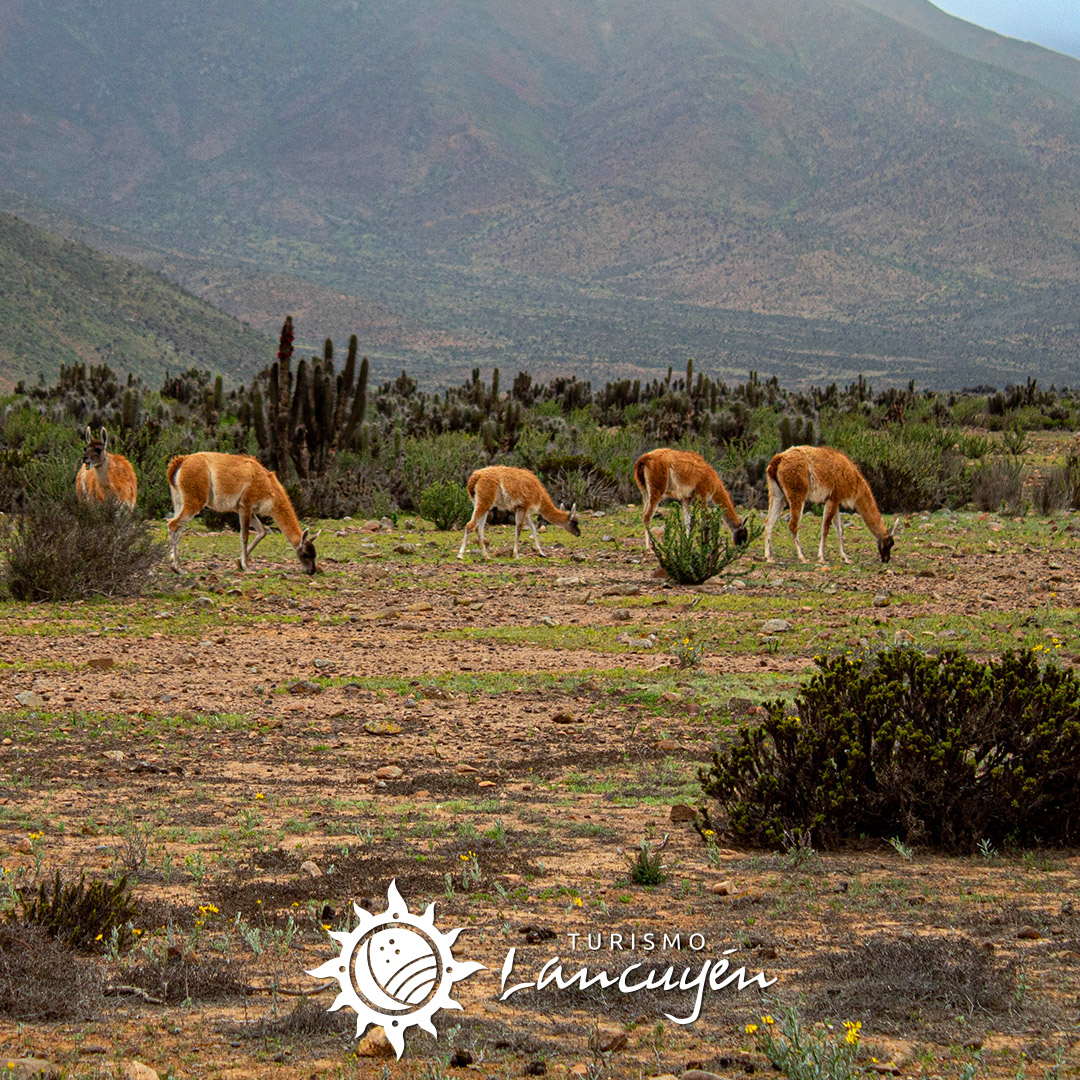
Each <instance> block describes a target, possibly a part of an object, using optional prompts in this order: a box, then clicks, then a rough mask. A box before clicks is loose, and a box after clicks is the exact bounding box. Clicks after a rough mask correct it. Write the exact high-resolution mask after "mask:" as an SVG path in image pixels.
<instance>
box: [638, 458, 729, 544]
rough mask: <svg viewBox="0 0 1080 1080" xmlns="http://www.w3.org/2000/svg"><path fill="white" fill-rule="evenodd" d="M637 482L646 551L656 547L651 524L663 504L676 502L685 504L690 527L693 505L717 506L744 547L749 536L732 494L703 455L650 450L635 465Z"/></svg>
mask: <svg viewBox="0 0 1080 1080" xmlns="http://www.w3.org/2000/svg"><path fill="white" fill-rule="evenodd" d="M634 480H635V482H636V483H637V486H638V490H639V491H640V492H641V494H642V497H643V498H644V500H645V511H644V513H643V514H642V515H641V520H642V522H643V523H644V525H645V550H646V551H651V550H652V546H653V539H652V533H650V532H649V522H651V521H652V517H653V514H654V513H656V508H657V506H659V505H660V500H661V499H665V498H671V499H676V500H677V501H678V502H680V503H682V512H683V520H684V521H685V522H686V524H687V525H689V524H690V503H691V501H692V500H693V499H699V500H700V501H701V502H702V503H704V504H705V505H708V504H709V503H716V504H717V505H718V506H719V507H720V509H721V510H722V511H723V514H724V521H725V522H727V527H728V528H729V529H730V530H731V539H732V541H733V542H734V543H735V544H745V543H746V541H747V538H748V536H749V533H748V532H747V529H746V525H745V524H744V523H743V520H742V518H740V517H739V515H738V513H737V511H736V510H735V503H734V502H732V499H731V494H730V493H729V492H728V489H727V488H726V487H725V486H724V481H723V480H721V479H720V475H719V474H718V473H717V471H716V470H715V469H714V468H713V467H712V466H711V465H710V464H709V463H708V462H707V461H706V460H705V459H704V458H703V457H702V456H701V455H700V454H694V453H691V452H690V451H689V450H668V449H666V448H663V449H659V450H650V451H648V452H647V453H645V454H642V455H641V457H639V458H638V459H637V461H636V462H634Z"/></svg>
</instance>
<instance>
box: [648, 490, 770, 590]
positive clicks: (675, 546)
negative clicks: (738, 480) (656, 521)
mask: <svg viewBox="0 0 1080 1080" xmlns="http://www.w3.org/2000/svg"><path fill="white" fill-rule="evenodd" d="M746 526H747V530H748V536H747V540H746V543H745V544H739V545H738V546H736V545H734V544H732V543H731V542H730V539H729V536H730V534H729V533H728V528H727V525H726V524H725V522H724V512H723V511H722V510H721V509H720V507H719V506H704V505H702V504H701V503H699V502H696V501H695V502H694V503H693V505H692V506H691V507H690V527H689V528H687V526H686V524H685V522H684V521H683V516H682V511H681V510H680V509H679V508H678V507H672V508H671V509H670V510H669V511H668V514H667V520H666V521H665V522H664V535H663V536H662V537H661V538H660V539H659V540H658V539H657V538H656V537H655V536H654V537H653V549H654V551H655V552H656V558H657V560H658V561H659V563H660V565H661V566H662V567H663V568H664V570H665V571H666V572H667V575H668V577H669V578H671V580H672V581H677V582H678V583H679V584H680V585H700V584H701V583H702V582H703V581H708V580H709V578H711V577H713V576H715V575H716V574H719V573H720V571H721V570H723V569H724V567H725V566H727V565H728V563H730V562H733V561H734V560H735V559H737V558H738V557H739V556H740V555H741V554H742V553H743V552H744V551H745V550H746V549H747V548H748V547H749V546H750V544H752V543H753V542H754V540H756V539H757V538H758V537H759V536H760V535H761V533H762V526H760V525H758V526H756V527H754V526H753V525H752V523H751V522H750V521H749V520H747V522H746ZM650 535H651V532H650Z"/></svg>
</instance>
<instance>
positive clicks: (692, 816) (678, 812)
mask: <svg viewBox="0 0 1080 1080" xmlns="http://www.w3.org/2000/svg"><path fill="white" fill-rule="evenodd" d="M696 819H697V811H696V810H695V809H694V808H693V807H692V806H687V804H686V803H676V804H675V805H674V806H673V807H672V808H671V820H672V821H694V820H696Z"/></svg>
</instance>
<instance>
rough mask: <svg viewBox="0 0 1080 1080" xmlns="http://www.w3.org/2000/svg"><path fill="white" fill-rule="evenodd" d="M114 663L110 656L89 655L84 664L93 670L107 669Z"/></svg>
mask: <svg viewBox="0 0 1080 1080" xmlns="http://www.w3.org/2000/svg"><path fill="white" fill-rule="evenodd" d="M115 663H116V661H115V660H114V659H113V658H112V657H111V656H91V657H90V659H89V660H87V661H86V666H87V667H88V668H91V669H92V670H94V671H108V670H109V668H111V667H112V666H113V665H114V664H115Z"/></svg>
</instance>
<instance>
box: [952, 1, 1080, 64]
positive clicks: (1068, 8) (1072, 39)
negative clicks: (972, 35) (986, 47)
mask: <svg viewBox="0 0 1080 1080" xmlns="http://www.w3.org/2000/svg"><path fill="white" fill-rule="evenodd" d="M934 2H935V4H936V5H937V7H939V8H941V10H942V11H947V12H948V13H949V14H950V15H956V16H957V17H958V18H961V19H964V20H966V21H967V22H973V23H976V24H977V25H979V26H985V27H986V28H987V29H988V30H996V31H997V32H998V33H999V34H1006V35H1007V36H1008V37H1014V38H1020V39H1021V40H1022V41H1034V42H1035V43H1036V44H1038V45H1045V46H1046V47H1047V48H1048V49H1055V50H1056V51H1057V52H1063V53H1068V54H1069V55H1070V56H1076V57H1080V3H1077V0H934Z"/></svg>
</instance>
